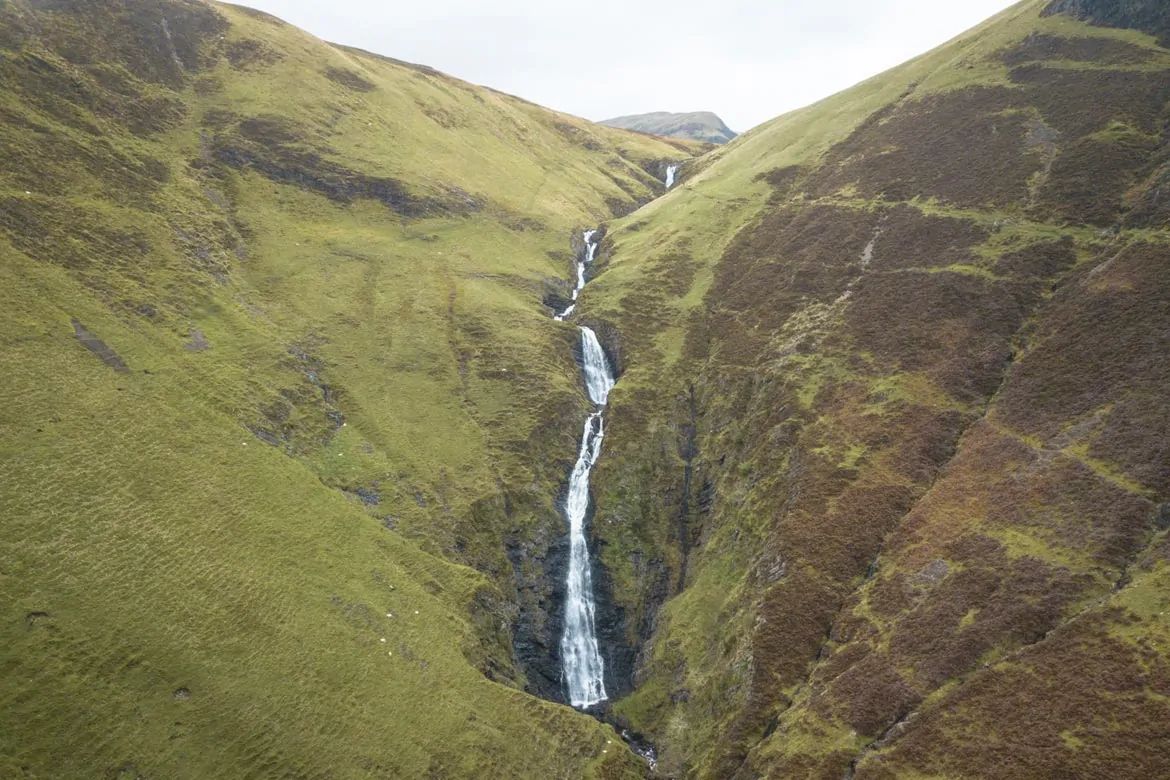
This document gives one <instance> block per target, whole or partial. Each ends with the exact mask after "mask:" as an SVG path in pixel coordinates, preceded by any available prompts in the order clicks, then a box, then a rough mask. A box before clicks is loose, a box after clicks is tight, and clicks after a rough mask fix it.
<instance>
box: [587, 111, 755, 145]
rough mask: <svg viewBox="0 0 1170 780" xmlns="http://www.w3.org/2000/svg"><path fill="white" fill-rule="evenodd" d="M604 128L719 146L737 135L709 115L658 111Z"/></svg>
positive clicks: (621, 119) (625, 118) (622, 119)
mask: <svg viewBox="0 0 1170 780" xmlns="http://www.w3.org/2000/svg"><path fill="white" fill-rule="evenodd" d="M601 124H603V125H608V126H610V127H621V128H625V129H626V130H637V131H639V132H642V133H651V134H653V135H664V136H668V137H670V138H687V139H690V140H693V141H707V142H709V143H716V144H725V143H727V142H728V141H730V140H731V139H733V138H735V137H736V135H737V134H736V133H735V131H733V130H732V129H731V128H729V127H728V126H727V125H726V124H724V122H723V120H722V119H720V118H719V117H718V116H716V115H715V114H713V113H711V112H710V111H694V112H691V113H687V114H672V113H670V112H669V111H655V112H653V113H649V114H633V115H631V116H619V117H615V118H614V119H606V120H605V121H603V122H601Z"/></svg>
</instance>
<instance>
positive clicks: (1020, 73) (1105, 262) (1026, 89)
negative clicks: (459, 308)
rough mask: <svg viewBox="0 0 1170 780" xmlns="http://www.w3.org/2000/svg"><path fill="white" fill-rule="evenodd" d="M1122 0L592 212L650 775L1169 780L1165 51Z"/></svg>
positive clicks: (993, 29) (1169, 292)
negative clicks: (610, 356)
mask: <svg viewBox="0 0 1170 780" xmlns="http://www.w3.org/2000/svg"><path fill="white" fill-rule="evenodd" d="M1106 5H1108V6H1109V8H1110V9H1111V10H1108V11H1107V12H1106V11H1105V10H1102V9H1104V8H1105V6H1106ZM1130 5H1131V6H1132V7H1131V8H1129V11H1128V12H1126V13H1121V12H1120V11H1118V10H1117V8H1116V4H1092V3H1080V4H1076V3H1073V4H1070V3H1064V2H1061V3H1056V4H1053V5H1051V6H1050V5H1049V4H1048V3H1047V2H1039V1H1037V2H1026V3H1023V4H1021V5H1019V6H1017V7H1015V8H1014V9H1011V10H1009V11H1007V12H1005V13H1004V14H1002V15H1001V16H999V17H998V18H996V19H994V20H992V21H990V22H988V23H987V24H985V25H983V26H981V27H979V28H977V29H976V30H973V31H972V32H970V33H968V34H967V35H965V36H963V37H961V38H959V39H957V40H956V41H953V42H951V43H950V44H948V45H946V46H944V47H942V48H940V49H938V50H937V51H935V52H932V53H930V54H928V55H926V56H924V57H922V58H920V59H918V60H916V61H914V62H911V63H909V64H907V65H905V66H902V67H900V68H897V69H895V70H893V71H891V72H889V73H886V74H883V75H882V76H879V77H877V78H875V79H872V80H870V81H868V82H866V83H864V84H861V85H859V86H857V87H855V88H853V89H852V90H849V91H848V92H845V93H843V94H841V95H838V96H835V97H833V98H830V99H829V100H826V101H824V102H822V103H820V104H817V105H815V106H812V107H810V108H807V109H804V110H801V111H798V112H795V113H793V114H789V115H786V116H784V117H781V118H779V119H776V120H774V121H773V122H771V123H769V124H767V125H765V126H763V127H761V128H759V129H757V130H755V131H753V132H751V133H749V134H747V135H746V136H743V137H741V138H740V139H737V141H736V142H735V143H734V144H732V145H730V146H728V147H726V148H724V149H720V150H718V151H716V152H714V153H712V154H710V155H708V156H707V157H705V158H703V159H702V160H701V161H698V162H695V163H690V164H687V165H684V167H683V171H682V177H683V181H684V184H683V185H682V186H681V187H680V188H678V189H676V190H675V191H673V192H671V193H670V194H668V195H667V196H666V197H664V198H663V199H661V200H659V201H657V202H655V203H653V204H651V205H650V206H647V207H646V208H644V209H643V210H641V211H640V212H638V213H637V214H635V215H632V216H631V217H629V218H627V219H625V220H623V221H622V222H620V223H618V224H616V225H614V226H613V227H612V228H611V230H610V233H609V236H608V238H607V245H606V247H605V248H604V249H603V252H602V255H603V260H602V262H603V264H604V268H605V270H604V271H603V272H602V273H601V274H600V276H599V278H598V279H597V281H596V282H594V284H593V286H592V287H591V288H590V289H589V290H587V291H586V294H585V296H584V300H583V304H582V309H583V311H584V312H585V313H586V315H587V317H588V318H589V319H590V321H591V322H592V323H593V324H594V326H595V327H597V328H598V329H599V331H601V332H607V333H610V334H611V338H613V339H614V340H615V343H616V344H617V347H616V348H617V349H618V350H619V351H620V354H621V362H622V366H623V370H624V371H625V374H624V376H623V379H622V382H621V383H619V386H618V388H617V389H616V390H615V391H614V393H613V395H612V396H611V404H610V419H611V423H610V424H611V427H612V431H613V432H612V435H611V436H610V438H609V442H608V443H607V456H606V459H605V460H604V461H603V462H602V464H601V465H600V466H599V468H598V471H597V474H596V477H595V485H596V488H597V491H598V496H599V499H598V504H599V511H598V518H597V524H596V529H597V530H596V533H597V535H598V537H599V544H601V546H602V549H603V554H602V558H603V560H604V561H605V562H606V564H607V565H608V566H609V568H610V569H611V571H613V572H614V573H615V575H614V576H615V580H616V581H617V582H619V583H620V587H619V588H618V591H617V592H618V593H619V594H620V595H619V598H620V600H622V602H623V603H624V604H625V605H626V609H627V612H628V614H630V615H631V616H634V617H633V619H631V620H630V621H629V623H628V624H627V627H626V631H627V636H628V637H629V641H630V642H631V645H632V646H634V647H640V648H641V650H640V659H641V666H640V670H639V672H638V678H637V679H638V683H639V684H638V688H637V690H636V692H635V693H634V694H633V695H632V696H630V697H628V698H627V699H625V700H624V701H622V702H620V703H618V705H617V707H616V709H617V712H618V713H619V714H620V715H622V716H623V717H625V718H626V719H628V721H629V723H630V724H631V725H632V726H633V727H635V728H636V729H638V730H640V731H643V732H646V733H647V734H648V735H649V736H650V738H651V739H652V740H655V741H656V742H657V744H658V746H659V748H660V749H661V750H662V758H663V761H662V771H663V773H664V774H665V775H667V776H677V777H721V778H738V779H741V780H746V779H747V778H765V777H777V778H779V777H783V778H805V777H807V778H830V777H831V778H840V777H848V778H857V780H861V779H862V778H866V779H875V778H943V777H964V778H1019V779H1020V780H1023V778H1064V777H1098V776H1101V777H1104V776H1109V777H1118V778H1121V777H1125V778H1135V779H1136V778H1145V777H1160V776H1163V775H1167V774H1170V763H1167V761H1168V759H1167V757H1166V756H1165V755H1164V751H1161V750H1160V749H1159V748H1158V747H1157V746H1158V745H1161V744H1164V743H1165V741H1166V740H1167V738H1170V732H1168V731H1167V728H1166V725H1165V724H1166V723H1167V716H1168V715H1170V707H1168V705H1167V698H1166V697H1167V695H1170V688H1168V687H1167V686H1168V684H1170V683H1168V681H1170V677H1168V676H1167V674H1168V671H1170V669H1168V667H1167V660H1166V659H1167V651H1168V650H1170V623H1168V622H1167V619H1166V617H1165V610H1166V608H1167V597H1166V595H1165V594H1166V590H1165V588H1166V578H1167V576H1170V567H1168V565H1167V558H1166V537H1165V532H1166V529H1167V526H1168V521H1167V518H1168V517H1170V514H1168V513H1170V504H1168V503H1167V502H1168V501H1170V470H1168V468H1170V449H1168V445H1167V443H1168V442H1170V428H1168V427H1167V421H1168V420H1170V408H1168V407H1167V401H1166V395H1165V393H1164V392H1163V389H1164V387H1165V385H1166V382H1167V381H1168V380H1170V374H1168V373H1167V366H1168V365H1170V363H1168V361H1167V358H1168V357H1170V319H1168V310H1167V308H1166V306H1165V301H1166V300H1168V299H1170V287H1168V286H1167V285H1168V280H1170V276H1168V275H1167V273H1166V271H1167V268H1168V267H1170V266H1168V265H1167V264H1168V263H1170V244H1168V242H1167V236H1168V235H1170V234H1168V233H1167V232H1166V229H1167V227H1168V223H1167V213H1166V211H1165V210H1164V209H1163V208H1162V206H1161V205H1159V204H1162V203H1163V200H1164V198H1163V197H1161V195H1160V194H1159V193H1163V189H1164V186H1163V185H1164V179H1165V174H1166V165H1167V156H1166V149H1167V136H1166V113H1165V110H1166V107H1167V104H1168V102H1170V51H1167V50H1166V49H1164V48H1161V47H1160V46H1159V45H1158V44H1157V41H1156V40H1155V38H1153V37H1151V36H1150V35H1148V34H1147V33H1156V32H1159V31H1160V30H1159V29H1156V28H1155V27H1154V26H1151V25H1150V24H1148V23H1147V22H1148V19H1149V16H1148V14H1147V12H1148V11H1151V9H1158V8H1161V7H1162V5H1161V4H1159V3H1146V4H1144V5H1143V4H1141V3H1136V4H1130ZM1127 7H1128V6H1127ZM1066 10H1072V11H1075V12H1076V13H1075V14H1068V13H1062V12H1061V11H1066ZM1143 30H1144V31H1145V32H1143ZM663 604H664V606H663V607H661V608H660V606H659V605H663ZM643 642H645V644H642V643H643Z"/></svg>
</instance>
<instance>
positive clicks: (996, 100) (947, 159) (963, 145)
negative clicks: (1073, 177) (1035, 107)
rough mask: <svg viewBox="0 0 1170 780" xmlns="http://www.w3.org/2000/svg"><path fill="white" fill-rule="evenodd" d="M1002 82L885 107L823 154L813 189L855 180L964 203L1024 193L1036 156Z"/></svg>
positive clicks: (884, 190)
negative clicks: (897, 106) (1027, 143)
mask: <svg viewBox="0 0 1170 780" xmlns="http://www.w3.org/2000/svg"><path fill="white" fill-rule="evenodd" d="M1020 105H1021V96H1020V95H1019V93H1017V92H1015V91H1013V90H1010V89H1008V88H1006V87H969V88H967V89H963V90H959V91H956V92H951V93H946V94H943V95H933V96H931V97H928V98H924V99H922V100H911V101H908V102H906V103H904V104H902V105H901V107H900V108H894V107H893V106H891V107H889V108H887V109H883V110H882V111H881V112H878V114H875V115H874V117H871V120H869V121H866V122H865V123H863V124H862V125H861V126H860V127H858V129H857V130H856V131H854V133H853V134H852V135H851V136H850V137H849V138H848V139H846V140H845V141H843V142H842V143H840V144H838V145H837V146H836V147H834V148H833V149H832V150H831V151H830V152H829V154H828V155H827V157H826V162H827V164H826V166H825V167H824V168H823V169H822V170H821V172H819V173H817V174H814V175H813V177H812V181H811V182H810V189H811V190H812V191H813V192H815V193H816V194H817V195H818V196H826V195H831V194H833V193H835V192H838V191H840V190H842V189H843V188H845V187H847V186H849V185H854V186H856V188H857V191H858V192H859V193H860V194H861V195H863V196H865V197H870V198H875V197H882V198H884V199H886V200H912V199H914V198H916V197H922V198H930V197H936V198H939V199H941V200H944V201H947V202H949V203H954V204H957V205H961V206H973V207H978V206H984V205H1000V206H1002V205H1008V204H1012V203H1018V202H1020V201H1022V200H1024V199H1025V198H1026V197H1027V192H1028V186H1027V182H1028V178H1029V177H1030V176H1031V175H1032V173H1033V172H1034V171H1035V170H1036V169H1037V168H1038V167H1039V166H1040V164H1041V160H1040V157H1039V156H1038V155H1037V154H1036V153H1034V152H1032V151H1029V150H1028V149H1027V146H1026V144H1025V137H1026V136H1027V127H1028V120H1027V117H1026V116H1025V115H1023V114H1022V113H1013V114H1005V113H1004V112H1005V111H1008V110H1009V109H1013V108H1018V107H1020Z"/></svg>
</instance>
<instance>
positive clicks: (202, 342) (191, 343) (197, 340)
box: [183, 330, 211, 352]
mask: <svg viewBox="0 0 1170 780" xmlns="http://www.w3.org/2000/svg"><path fill="white" fill-rule="evenodd" d="M183 346H184V347H186V348H187V350H188V351H189V352H206V351H207V350H209V349H211V342H210V341H208V340H207V336H204V335H203V332H202V331H199V330H192V331H191V338H190V339H189V340H188V341H187V343H186V344H184V345H183Z"/></svg>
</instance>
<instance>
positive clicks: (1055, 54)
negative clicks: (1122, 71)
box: [1003, 34, 1153, 67]
mask: <svg viewBox="0 0 1170 780" xmlns="http://www.w3.org/2000/svg"><path fill="white" fill-rule="evenodd" d="M1151 57H1153V52H1152V51H1151V50H1150V49H1147V48H1144V47H1142V46H1138V45H1137V44H1134V43H1127V42H1126V41H1118V40H1114V39H1113V38H1062V37H1060V36H1058V35H1043V34H1033V35H1029V36H1028V37H1027V38H1025V39H1024V42H1023V43H1021V44H1020V45H1019V46H1018V47H1017V48H1015V49H1011V50H1008V51H1006V52H1004V53H1003V61H1004V63H1005V64H1007V65H1010V66H1012V67H1015V66H1017V65H1023V64H1025V63H1029V62H1042V61H1045V60H1068V61H1071V62H1090V63H1093V64H1095V65H1140V64H1142V63H1144V62H1147V61H1149V60H1150V59H1151Z"/></svg>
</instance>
